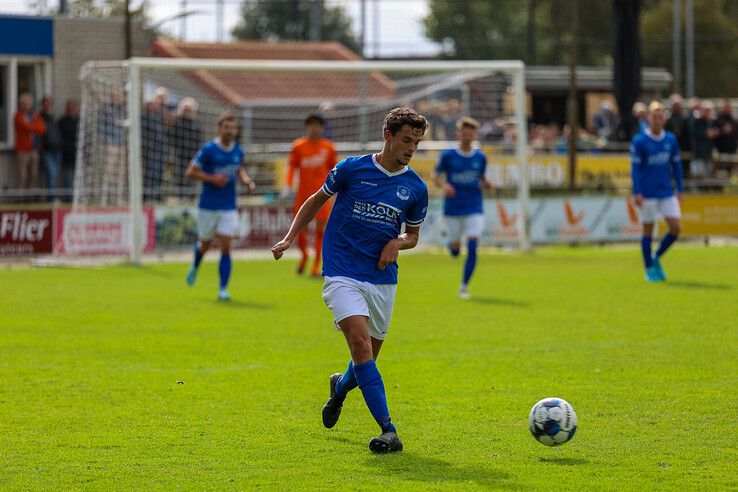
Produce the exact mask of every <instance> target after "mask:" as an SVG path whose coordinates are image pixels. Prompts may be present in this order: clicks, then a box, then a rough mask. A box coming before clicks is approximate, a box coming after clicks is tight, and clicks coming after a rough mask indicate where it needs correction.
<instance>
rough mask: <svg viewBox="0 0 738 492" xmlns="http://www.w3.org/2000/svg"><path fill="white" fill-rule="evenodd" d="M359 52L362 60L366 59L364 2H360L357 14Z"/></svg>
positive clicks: (363, 0) (362, 0) (364, 0)
mask: <svg viewBox="0 0 738 492" xmlns="http://www.w3.org/2000/svg"><path fill="white" fill-rule="evenodd" d="M359 23H360V24H361V25H360V26H359V51H360V53H359V54H360V55H361V57H362V58H364V57H366V0H361V7H360V13H359Z"/></svg>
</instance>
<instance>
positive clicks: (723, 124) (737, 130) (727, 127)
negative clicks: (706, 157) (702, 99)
mask: <svg viewBox="0 0 738 492" xmlns="http://www.w3.org/2000/svg"><path fill="white" fill-rule="evenodd" d="M715 127H716V128H717V130H718V131H719V132H720V133H719V134H718V135H717V137H716V138H715V148H716V149H717V151H718V153H720V154H735V153H736V150H738V121H736V119H735V118H734V117H733V112H732V108H731V107H730V99H728V98H725V99H723V109H722V111H720V114H719V115H718V117H717V120H715Z"/></svg>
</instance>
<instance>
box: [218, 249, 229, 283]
mask: <svg viewBox="0 0 738 492" xmlns="http://www.w3.org/2000/svg"><path fill="white" fill-rule="evenodd" d="M218 273H220V288H221V289H225V288H226V287H228V280H230V278H231V255H230V254H224V255H221V257H220V263H219V264H218Z"/></svg>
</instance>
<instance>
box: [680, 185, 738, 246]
mask: <svg viewBox="0 0 738 492" xmlns="http://www.w3.org/2000/svg"><path fill="white" fill-rule="evenodd" d="M682 227H683V229H684V234H687V235H692V236H709V235H719V236H721V235H725V236H735V235H738V196H727V195H686V196H685V197H684V205H683V206H682Z"/></svg>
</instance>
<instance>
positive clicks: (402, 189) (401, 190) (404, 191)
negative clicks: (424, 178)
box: [397, 185, 410, 200]
mask: <svg viewBox="0 0 738 492" xmlns="http://www.w3.org/2000/svg"><path fill="white" fill-rule="evenodd" d="M397 198H399V199H400V200H408V199H409V198H410V188H408V187H406V186H402V185H400V186H398V187H397Z"/></svg>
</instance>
